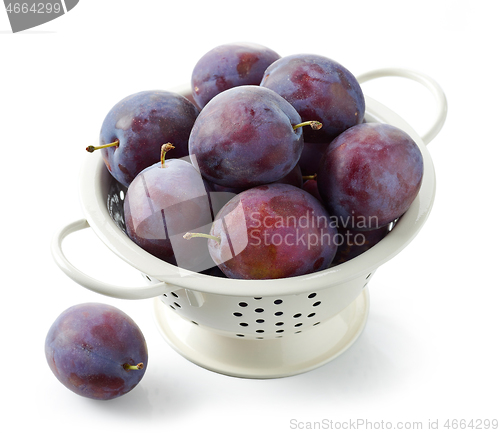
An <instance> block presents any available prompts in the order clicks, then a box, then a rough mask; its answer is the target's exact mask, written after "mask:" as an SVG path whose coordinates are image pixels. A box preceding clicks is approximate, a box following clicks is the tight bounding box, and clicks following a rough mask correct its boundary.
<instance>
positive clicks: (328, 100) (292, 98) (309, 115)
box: [260, 54, 365, 143]
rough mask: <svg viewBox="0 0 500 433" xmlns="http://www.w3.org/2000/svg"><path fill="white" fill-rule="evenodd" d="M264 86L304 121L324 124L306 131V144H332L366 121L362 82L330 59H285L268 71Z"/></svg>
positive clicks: (297, 56) (310, 55) (298, 55)
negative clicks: (280, 97)
mask: <svg viewBox="0 0 500 433" xmlns="http://www.w3.org/2000/svg"><path fill="white" fill-rule="evenodd" d="M260 85H261V86H263V87H266V88H268V89H271V90H274V91H275V92H276V93H278V94H279V95H281V96H283V98H285V99H286V100H287V101H288V102H290V104H292V105H293V107H294V108H295V109H296V110H297V111H298V113H299V115H300V116H301V117H302V119H304V120H306V119H314V120H317V121H319V122H321V123H322V124H323V127H322V128H321V129H320V130H312V129H307V130H305V131H304V140H305V141H306V142H311V143H329V142H331V141H332V140H333V139H334V138H335V137H336V136H337V135H339V134H340V133H342V132H344V131H345V130H346V129H348V128H350V127H351V126H354V125H357V124H359V123H361V122H362V121H363V117H364V114H365V98H364V96H363V92H362V90H361V87H360V85H359V83H358V81H357V80H356V78H355V77H354V75H353V74H352V73H351V72H350V71H348V70H347V69H346V68H345V67H344V66H342V65H341V64H339V63H337V62H336V61H334V60H331V59H329V58H327V57H323V56H318V55H314V54H295V55H291V56H286V57H282V58H280V59H279V60H276V61H275V62H274V63H272V64H271V65H270V66H269V67H268V68H267V69H266V71H265V72H264V77H263V79H262V82H261V83H260Z"/></svg>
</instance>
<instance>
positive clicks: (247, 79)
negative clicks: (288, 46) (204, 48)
mask: <svg viewBox="0 0 500 433" xmlns="http://www.w3.org/2000/svg"><path fill="white" fill-rule="evenodd" d="M279 58H280V56H279V55H278V54H277V53H275V52H274V51H273V50H270V49H269V48H266V47H264V46H262V45H258V44H250V43H233V44H225V45H220V46H218V47H216V48H214V49H212V50H210V51H209V52H207V53H206V54H205V55H204V56H203V57H201V59H200V60H199V61H198V63H197V64H196V65H195V67H194V69H193V74H192V76H191V87H192V92H193V99H194V101H195V102H196V104H197V105H198V106H199V107H204V106H205V105H206V104H207V103H208V101H210V100H211V99H212V98H213V97H214V96H215V95H218V94H219V93H221V92H223V91H224V90H227V89H230V88H232V87H236V86H243V85H249V84H250V85H258V84H259V83H260V81H261V80H262V76H263V75H264V71H265V70H266V68H267V67H268V66H269V65H270V64H271V63H273V62H274V61H275V60H277V59H279Z"/></svg>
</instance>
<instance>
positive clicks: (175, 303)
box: [174, 302, 182, 308]
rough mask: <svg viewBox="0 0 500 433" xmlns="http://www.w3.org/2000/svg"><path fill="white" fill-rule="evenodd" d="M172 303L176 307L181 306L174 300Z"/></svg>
mask: <svg viewBox="0 0 500 433" xmlns="http://www.w3.org/2000/svg"><path fill="white" fill-rule="evenodd" d="M174 305H175V306H176V307H177V308H182V307H181V306H180V305H179V304H178V303H177V302H174Z"/></svg>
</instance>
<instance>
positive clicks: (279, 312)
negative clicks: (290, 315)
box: [274, 311, 283, 316]
mask: <svg viewBox="0 0 500 433" xmlns="http://www.w3.org/2000/svg"><path fill="white" fill-rule="evenodd" d="M274 315H275V316H282V315H283V311H276V313H274Z"/></svg>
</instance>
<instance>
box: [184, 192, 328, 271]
mask: <svg viewBox="0 0 500 433" xmlns="http://www.w3.org/2000/svg"><path fill="white" fill-rule="evenodd" d="M336 233H337V231H336V228H335V226H334V225H333V224H331V222H330V219H329V215H328V213H327V212H326V210H325V209H324V208H323V206H322V205H321V204H320V203H319V201H318V200H316V199H315V198H314V197H313V196H312V195H310V194H309V193H307V192H305V191H303V190H301V189H300V188H297V187H295V186H292V185H287V184H271V185H261V186H257V187H254V188H251V189H248V190H246V191H243V192H242V193H240V194H238V195H237V196H235V197H234V198H233V199H231V200H230V201H229V202H228V203H226V205H225V206H224V207H223V208H222V209H221V211H220V212H219V213H218V214H217V217H216V219H215V221H214V224H213V226H212V229H211V231H210V236H209V239H208V246H209V251H210V254H211V255H212V258H213V259H214V261H215V263H216V264H217V265H218V266H219V268H220V269H221V270H222V271H223V272H224V274H226V275H227V276H228V277H229V278H238V279H272V278H286V277H292V276H297V275H304V274H308V273H311V272H316V271H320V270H323V269H325V268H327V267H328V266H329V265H330V263H331V262H332V260H333V257H334V256H335V253H336V251H337V245H335V242H334V240H335V234H336ZM192 236H196V235H194V234H191V233H188V234H186V236H185V237H186V238H187V239H189V238H190V237H192Z"/></svg>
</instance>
